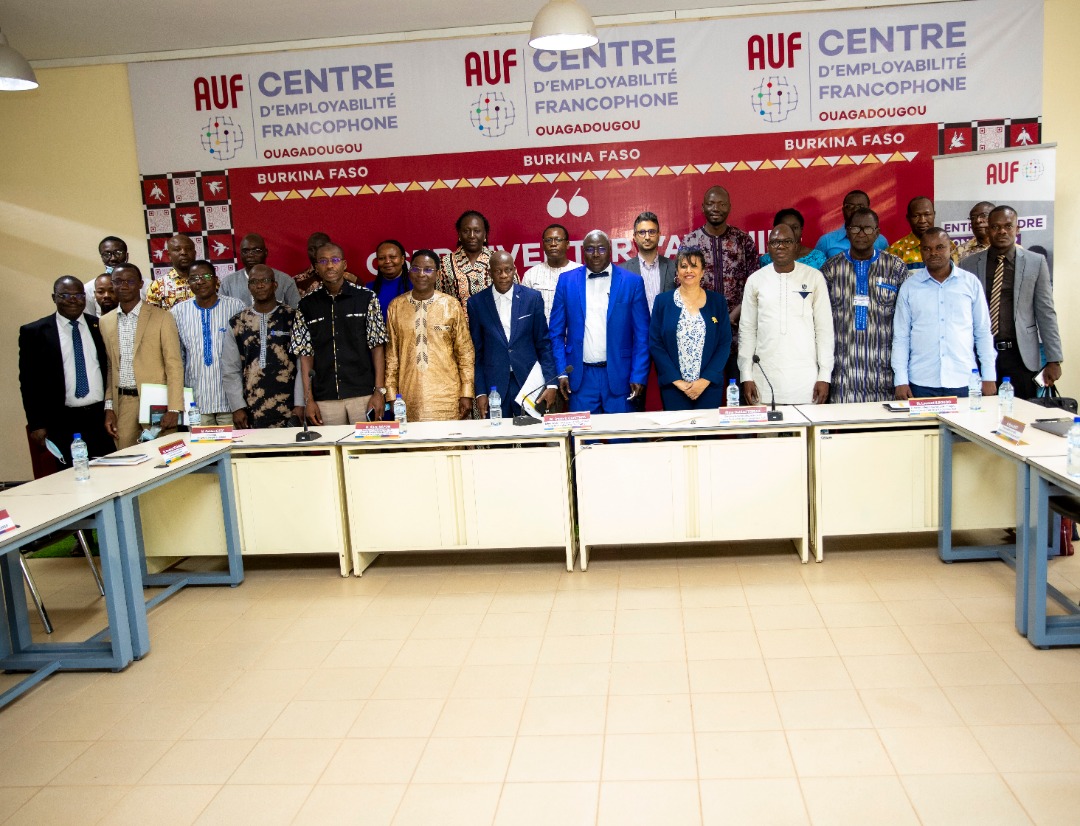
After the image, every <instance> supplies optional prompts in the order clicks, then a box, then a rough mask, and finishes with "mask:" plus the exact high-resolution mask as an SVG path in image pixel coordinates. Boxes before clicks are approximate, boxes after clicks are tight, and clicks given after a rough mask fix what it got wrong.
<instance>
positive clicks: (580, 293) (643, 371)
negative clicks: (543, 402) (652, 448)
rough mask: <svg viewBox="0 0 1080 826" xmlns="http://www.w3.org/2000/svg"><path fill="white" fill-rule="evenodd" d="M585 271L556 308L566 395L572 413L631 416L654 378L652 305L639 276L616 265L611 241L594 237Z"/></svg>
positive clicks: (569, 279) (566, 281)
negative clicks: (650, 363)
mask: <svg viewBox="0 0 1080 826" xmlns="http://www.w3.org/2000/svg"><path fill="white" fill-rule="evenodd" d="M581 250H582V253H583V256H582V257H583V258H584V259H585V266H584V267H578V268H577V269H576V270H572V271H571V272H568V273H566V274H565V275H563V276H562V277H561V278H560V279H559V286H558V287H557V288H556V290H555V304H554V305H553V306H552V309H551V323H550V325H549V328H548V329H549V335H550V336H551V350H552V354H553V355H554V357H555V368H556V370H557V371H558V374H559V391H560V392H561V393H562V396H563V398H564V399H566V400H567V401H568V402H569V407H570V410H571V411H585V410H588V411H591V412H593V413H631V412H633V409H634V408H633V402H634V400H635V399H636V398H637V397H638V396H640V395H641V394H642V393H643V392H644V390H645V381H646V380H647V379H648V376H649V302H648V300H647V299H646V298H645V283H644V282H643V281H642V280H641V276H640V275H635V274H634V273H631V272H627V271H626V270H624V269H623V268H622V267H616V266H614V265H613V264H612V263H611V241H610V239H609V238H608V236H607V234H606V233H603V232H601V231H600V230H593V231H592V232H590V233H589V234H588V235H586V236H585V240H584V241H583V242H582V247H581Z"/></svg>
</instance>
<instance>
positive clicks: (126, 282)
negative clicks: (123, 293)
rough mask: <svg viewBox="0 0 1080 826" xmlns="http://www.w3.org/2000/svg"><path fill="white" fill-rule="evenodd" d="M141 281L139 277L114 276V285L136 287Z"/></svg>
mask: <svg viewBox="0 0 1080 826" xmlns="http://www.w3.org/2000/svg"><path fill="white" fill-rule="evenodd" d="M138 283H139V279H138V278H117V277H116V276H113V280H112V285H113V286H114V287H134V286H135V285H136V284H138Z"/></svg>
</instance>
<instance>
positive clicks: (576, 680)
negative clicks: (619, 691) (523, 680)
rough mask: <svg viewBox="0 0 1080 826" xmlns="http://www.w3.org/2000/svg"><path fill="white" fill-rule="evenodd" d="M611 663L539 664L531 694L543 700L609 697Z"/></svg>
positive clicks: (535, 671)
mask: <svg viewBox="0 0 1080 826" xmlns="http://www.w3.org/2000/svg"><path fill="white" fill-rule="evenodd" d="M610 682H611V664H610V663H551V664H549V663H539V664H538V665H537V666H536V669H535V670H534V671H533V679H532V684H531V685H530V686H529V694H531V695H535V696H542V697H576V696H585V695H604V696H607V693H608V686H609V684H610Z"/></svg>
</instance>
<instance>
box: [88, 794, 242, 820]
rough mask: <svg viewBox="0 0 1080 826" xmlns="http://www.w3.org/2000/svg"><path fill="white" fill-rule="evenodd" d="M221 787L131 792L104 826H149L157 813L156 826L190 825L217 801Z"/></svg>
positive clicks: (115, 807)
mask: <svg viewBox="0 0 1080 826" xmlns="http://www.w3.org/2000/svg"><path fill="white" fill-rule="evenodd" d="M220 788H221V787H220V786H217V785H213V786H190V785H188V786H148V785H145V784H142V785H139V786H136V787H135V788H133V789H131V791H129V792H128V793H127V794H126V795H124V797H123V798H122V799H121V800H120V801H119V802H117V804H116V805H115V806H113V807H112V808H111V809H109V811H108V812H107V813H106V814H105V816H104V817H103V818H102V819H101V821H100V823H101V824H102V826H145V824H146V822H147V819H148V818H147V812H153V813H154V814H153V820H154V824H155V826H188V824H190V823H194V822H195V821H196V819H198V817H199V815H200V813H202V811H203V810H204V809H205V808H206V807H207V806H208V805H209V803H210V801H211V800H213V799H214V795H216V794H217V793H218V791H219V790H220Z"/></svg>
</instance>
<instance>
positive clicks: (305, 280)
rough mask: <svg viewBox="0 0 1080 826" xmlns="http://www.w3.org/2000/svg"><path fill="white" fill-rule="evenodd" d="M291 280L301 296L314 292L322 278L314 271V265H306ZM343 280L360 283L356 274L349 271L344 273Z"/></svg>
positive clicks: (319, 285) (320, 283) (320, 284)
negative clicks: (304, 268)
mask: <svg viewBox="0 0 1080 826" xmlns="http://www.w3.org/2000/svg"><path fill="white" fill-rule="evenodd" d="M292 280H293V281H295V282H296V289H297V290H298V291H299V292H300V297H301V298H303V297H304V296H305V295H311V294H312V293H313V292H315V290H316V288H318V287H321V286H322V279H321V278H319V273H318V272H316V270H315V266H314V265H312V266H310V267H308V268H307V269H306V270H304V271H303V272H298V273H297V274H296V275H294V276H293V277H292ZM345 280H346V281H348V282H349V283H350V284H359V283H360V282H359V281H357V279H356V276H355V275H353V274H352V273H351V272H346V273H345Z"/></svg>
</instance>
